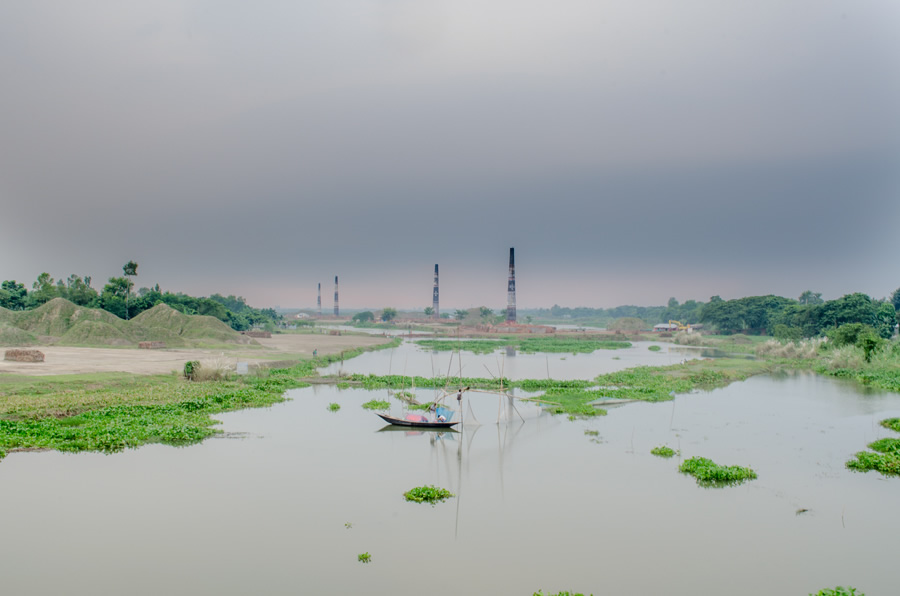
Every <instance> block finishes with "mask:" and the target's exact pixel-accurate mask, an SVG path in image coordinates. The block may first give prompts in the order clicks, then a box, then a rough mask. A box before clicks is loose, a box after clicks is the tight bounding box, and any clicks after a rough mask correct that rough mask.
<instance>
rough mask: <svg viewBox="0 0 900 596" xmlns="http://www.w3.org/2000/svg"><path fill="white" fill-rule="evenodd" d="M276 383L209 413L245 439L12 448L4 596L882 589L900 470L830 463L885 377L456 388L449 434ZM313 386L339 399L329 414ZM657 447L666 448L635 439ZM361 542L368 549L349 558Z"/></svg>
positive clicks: (350, 400)
mask: <svg viewBox="0 0 900 596" xmlns="http://www.w3.org/2000/svg"><path fill="white" fill-rule="evenodd" d="M521 356H522V355H517V356H516V360H517V361H518V359H519V358H521ZM290 395H291V397H292V401H289V402H287V403H284V404H278V405H276V406H273V407H271V408H267V409H261V410H246V411H242V412H235V413H231V414H226V415H222V416H220V419H221V420H222V421H223V423H224V424H223V430H226V431H229V432H233V433H245V434H244V435H243V436H244V437H245V438H241V439H221V440H209V441H206V442H204V443H202V444H200V445H196V446H192V447H188V448H182V449H176V448H171V447H165V446H159V445H154V446H148V447H144V448H141V449H138V450H135V451H128V452H125V453H122V454H117V455H112V456H105V455H99V454H80V455H65V454H60V453H15V454H12V455H10V456H8V457H7V459H6V460H4V461H3V462H2V463H0V505H2V506H0V527H2V528H3V535H4V539H3V540H2V541H0V572H2V574H3V585H4V593H5V594H16V595H37V594H61V593H65V594H72V595H82V594H85V595H86V594H90V595H98V594H99V595H107V594H108V595H112V594H122V593H128V594H138V595H143V594H163V593H165V594H207V593H215V594H222V595H238V594H240V595H243V594H373V593H387V594H395V595H400V596H403V595H413V594H415V595H418V594H422V593H423V587H422V586H423V585H427V592H428V593H429V594H435V595H438V596H441V595H445V594H446V595H451V594H452V595H456V594H459V593H461V592H462V593H475V594H532V593H534V592H535V591H537V590H538V589H543V590H544V592H545V593H546V592H548V591H553V592H556V591H559V590H577V591H583V592H584V593H591V592H593V593H594V594H674V595H688V594H690V595H694V594H728V595H729V596H742V595H747V596H749V595H753V596H757V595H758V594H775V593H777V594H808V593H810V592H815V591H816V590H818V589H820V588H822V587H833V586H835V585H838V584H840V585H848V584H849V585H853V586H856V587H857V588H859V589H861V590H862V591H863V592H865V593H867V594H892V593H895V590H896V587H897V582H896V572H895V570H894V563H895V559H896V555H895V548H894V545H895V538H896V536H897V535H900V516H897V515H896V507H897V503H898V502H900V479H885V478H883V477H881V476H878V475H874V474H872V473H869V474H859V473H852V472H850V471H848V470H846V469H845V468H844V462H845V461H846V460H847V459H848V458H849V457H850V456H851V455H852V454H853V453H854V452H856V451H858V450H860V449H862V448H864V447H865V444H866V443H867V442H870V441H872V440H874V439H876V438H880V437H882V436H889V435H890V431H887V430H886V429H883V428H882V427H880V426H878V424H877V422H878V421H879V420H881V419H882V418H885V417H888V416H900V395H897V394H887V393H879V392H873V393H868V394H865V395H863V394H861V393H859V392H858V391H857V390H856V388H855V386H854V385H850V384H847V383H841V382H835V381H834V380H831V379H825V378H821V377H817V376H814V375H808V374H791V375H785V376H783V377H779V378H772V377H754V378H751V379H750V380H748V381H746V382H743V383H736V384H733V385H731V386H729V387H726V388H723V389H717V390H714V391H711V392H700V393H695V394H691V395H685V396H679V397H678V398H677V399H676V400H674V401H672V402H665V403H657V404H648V403H636V404H631V405H628V406H624V407H622V408H618V409H615V410H611V411H610V413H609V415H608V416H605V417H600V418H596V419H592V420H586V421H574V422H572V421H569V420H568V419H567V418H566V417H563V416H550V415H547V414H545V413H543V412H542V411H541V410H540V409H538V408H537V407H535V406H533V405H530V404H525V403H522V402H516V403H515V404H511V403H510V401H509V400H507V399H506V398H498V397H497V396H496V395H491V394H476V393H467V394H466V397H465V401H466V404H465V407H464V412H465V420H466V424H465V425H464V426H463V427H462V432H459V433H453V432H446V431H443V432H424V431H420V430H418V429H415V430H412V431H410V430H409V429H407V430H401V431H387V430H384V432H379V430H380V429H382V427H383V422H382V421H381V420H380V419H379V418H378V417H377V416H375V414H374V413H373V412H370V411H368V410H365V409H363V408H362V407H361V404H362V403H364V402H366V401H368V400H370V399H372V398H373V397H375V398H379V399H387V396H386V392H367V391H363V390H360V389H343V390H342V389H338V388H336V387H334V386H314V387H309V388H305V389H299V390H293V391H291V392H290ZM427 395H429V394H428V392H422V395H421V397H426V396H427ZM332 402H334V403H338V404H340V405H341V409H340V410H339V411H337V412H331V411H329V410H328V404H329V403H332ZM513 405H514V406H515V408H516V411H518V412H519V413H520V414H521V418H520V417H519V416H517V415H516V412H515V411H513V410H512V406H513ZM395 407H402V406H400V405H399V404H396V405H395ZM470 412H471V415H470ZM476 420H477V423H476ZM498 421H499V423H498ZM585 431H589V432H588V433H586V432H585ZM663 444H665V445H669V446H671V447H672V448H674V449H678V450H680V453H681V455H680V457H676V458H673V459H671V460H664V459H660V458H657V457H654V456H652V455H651V454H650V450H651V449H652V448H653V447H656V446H658V445H663ZM695 455H700V456H704V457H709V458H711V459H713V460H715V461H717V462H719V463H723V464H739V465H750V466H752V467H753V468H754V469H755V470H756V471H757V473H758V474H759V479H758V480H756V481H753V482H750V483H748V484H745V485H742V486H740V487H733V488H726V489H703V488H700V487H698V486H697V484H696V483H695V481H694V480H693V479H692V478H690V477H686V476H683V475H681V474H679V473H678V472H677V468H678V465H679V463H680V460H681V459H683V458H688V457H692V456H695ZM427 484H434V485H436V486H440V487H443V488H447V489H449V490H450V491H451V492H453V493H454V494H455V495H457V496H456V497H454V498H453V499H450V500H448V501H446V502H444V503H440V504H437V505H435V506H434V507H432V506H429V505H421V504H414V503H408V502H406V501H405V500H404V499H403V497H402V493H403V492H405V491H407V490H409V489H410V488H413V487H415V486H421V485H427ZM800 509H807V510H808V512H806V513H804V514H803V515H796V512H797V511H798V510H800ZM363 552H368V553H370V554H371V556H372V562H371V563H370V564H369V565H362V564H360V563H359V562H358V561H357V555H358V554H359V553H363ZM436 569H439V570H448V573H446V574H443V575H441V577H442V579H441V581H432V580H433V578H434V575H435V570H436ZM47 570H52V573H48V572H47ZM449 570H452V573H450V572H449ZM417 578H418V579H421V581H411V580H415V579H417ZM423 582H424V583H423Z"/></svg>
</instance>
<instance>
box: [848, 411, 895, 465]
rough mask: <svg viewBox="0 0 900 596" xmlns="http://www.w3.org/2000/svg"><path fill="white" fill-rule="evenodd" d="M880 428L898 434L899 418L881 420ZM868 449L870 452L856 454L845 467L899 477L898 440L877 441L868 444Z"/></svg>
mask: <svg viewBox="0 0 900 596" xmlns="http://www.w3.org/2000/svg"><path fill="white" fill-rule="evenodd" d="M881 426H883V427H885V428H889V429H891V430H896V431H898V432H900V418H888V419H887V420H882V421H881ZM869 449H871V450H872V451H860V452H859V453H857V454H856V455H855V458H856V459H851V460H850V461H848V462H847V467H848V468H850V469H851V470H856V471H857V472H868V471H869V470H874V471H876V472H880V473H881V474H884V475H885V476H900V439H895V438H886V439H878V440H877V441H875V442H873V443H869ZM873 451H874V452H875V453H873Z"/></svg>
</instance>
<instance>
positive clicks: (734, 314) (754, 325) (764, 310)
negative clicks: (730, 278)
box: [700, 294, 794, 335]
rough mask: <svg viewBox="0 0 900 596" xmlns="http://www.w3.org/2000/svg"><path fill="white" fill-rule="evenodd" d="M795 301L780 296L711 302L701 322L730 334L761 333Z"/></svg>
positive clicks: (703, 313)
mask: <svg viewBox="0 0 900 596" xmlns="http://www.w3.org/2000/svg"><path fill="white" fill-rule="evenodd" d="M792 304H794V301H793V300H791V299H789V298H782V297H781V296H774V295H772V294H769V295H767V296H748V297H746V298H738V299H736V300H719V301H716V302H712V301H710V303H709V304H707V305H706V306H705V307H704V308H703V312H702V314H701V316H700V321H701V322H703V323H707V324H710V325H713V326H715V327H716V328H718V329H719V330H720V331H723V332H727V333H737V332H742V333H747V334H751V335H759V334H760V333H762V332H764V331H766V330H767V329H769V328H770V327H773V326H774V324H775V323H776V322H778V321H777V318H778V315H779V314H780V313H781V312H782V311H783V310H784V309H785V308H786V307H788V306H789V305H792Z"/></svg>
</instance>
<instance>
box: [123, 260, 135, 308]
mask: <svg viewBox="0 0 900 596" xmlns="http://www.w3.org/2000/svg"><path fill="white" fill-rule="evenodd" d="M137 268H138V264H137V263H135V262H134V261H128V262H127V263H125V264H124V265H122V271H123V272H124V273H125V278H126V279H127V278H131V277H137ZM133 286H134V283H132V282H131V281H129V282H128V285H127V286H126V292H125V320H126V321H127V320H128V299H129V298H130V297H131V288H132V287H133Z"/></svg>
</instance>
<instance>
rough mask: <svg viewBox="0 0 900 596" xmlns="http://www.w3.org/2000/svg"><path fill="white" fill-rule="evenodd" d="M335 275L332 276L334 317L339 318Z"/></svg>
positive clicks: (339, 311)
mask: <svg viewBox="0 0 900 596" xmlns="http://www.w3.org/2000/svg"><path fill="white" fill-rule="evenodd" d="M337 277H338V276H337V275H335V276H334V316H336V317H339V316H341V309H340V308H338V281H337Z"/></svg>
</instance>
